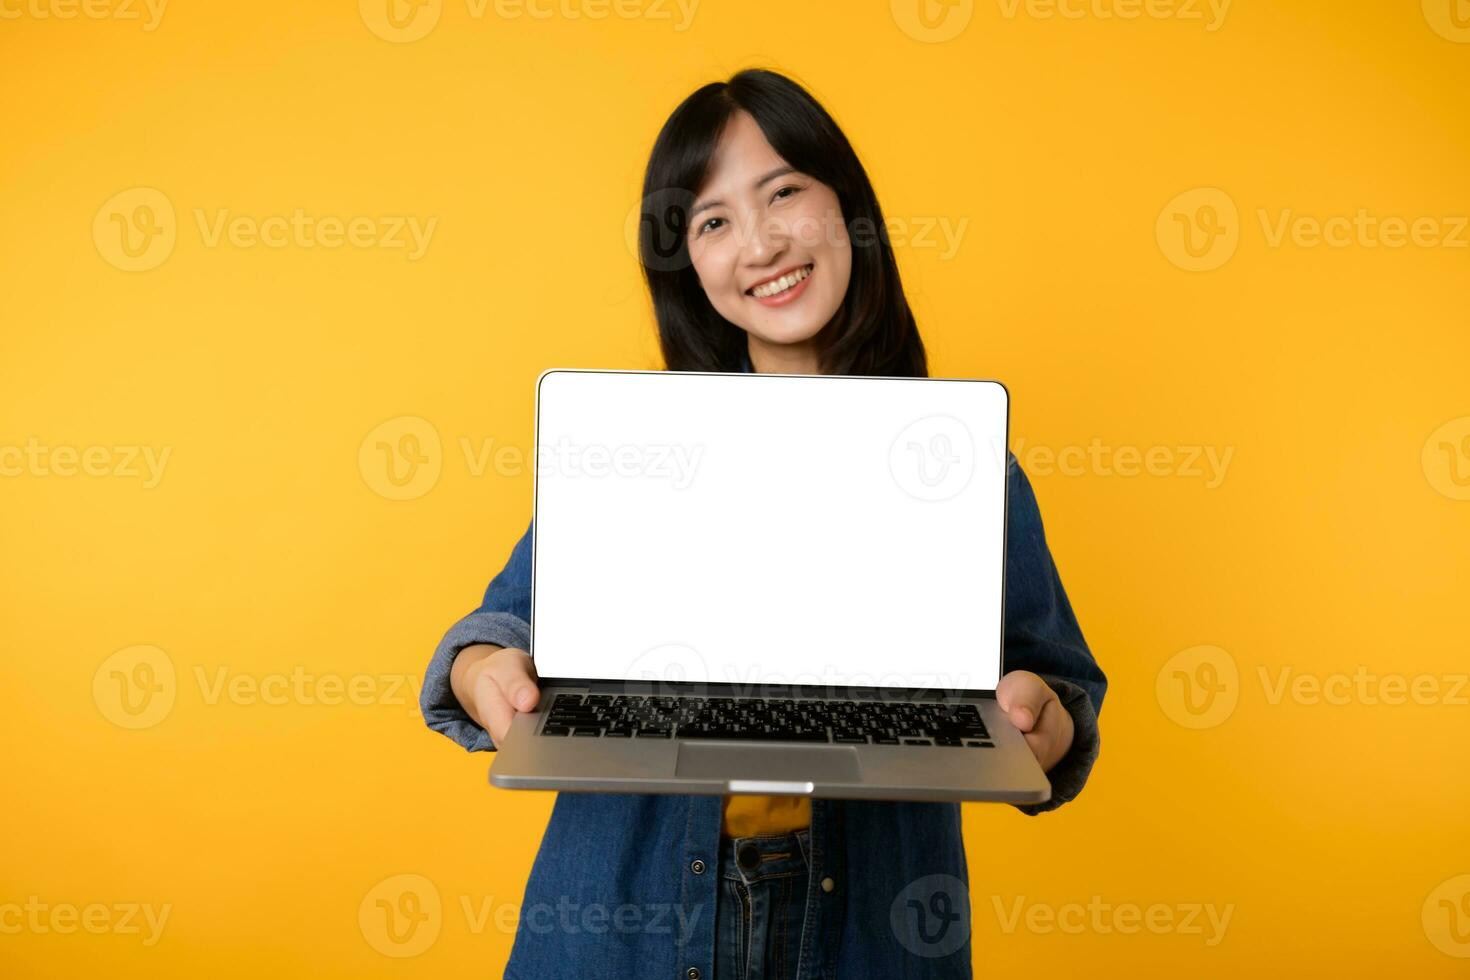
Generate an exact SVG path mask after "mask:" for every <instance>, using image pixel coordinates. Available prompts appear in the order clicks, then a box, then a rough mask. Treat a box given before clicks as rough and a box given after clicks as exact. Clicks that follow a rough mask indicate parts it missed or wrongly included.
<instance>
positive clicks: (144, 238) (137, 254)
mask: <svg viewBox="0 0 1470 980" xmlns="http://www.w3.org/2000/svg"><path fill="white" fill-rule="evenodd" d="M178 237H179V227H178V221H177V219H176V218H175V217H174V206H173V203H172V202H171V201H169V199H168V196H167V195H166V194H164V193H163V191H160V190H157V189H155V188H152V187H130V188H128V189H127V190H125V191H120V192H118V193H117V194H114V195H112V197H109V198H108V199H107V201H106V202H105V203H104V204H103V205H102V207H100V208H98V209H97V214H96V216H95V217H93V219H92V241H93V243H94V244H96V246H97V252H98V254H99V255H101V256H102V257H103V258H104V259H106V260H107V261H108V262H109V263H111V264H112V265H114V266H116V267H117V268H119V269H121V270H123V271H124V272H147V271H148V270H149V269H156V268H158V267H159V266H160V265H163V263H164V261H165V260H166V259H167V258H168V257H169V256H170V255H172V254H173V251H174V245H175V243H176V242H177V241H178Z"/></svg>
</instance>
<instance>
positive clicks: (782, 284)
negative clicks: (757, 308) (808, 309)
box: [746, 264, 816, 305]
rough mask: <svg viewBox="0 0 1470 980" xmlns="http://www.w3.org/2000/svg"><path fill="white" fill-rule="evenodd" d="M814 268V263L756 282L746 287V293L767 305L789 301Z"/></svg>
mask: <svg viewBox="0 0 1470 980" xmlns="http://www.w3.org/2000/svg"><path fill="white" fill-rule="evenodd" d="M814 268H816V266H815V265H814V264H813V265H804V266H801V267H800V268H797V269H793V270H791V271H790V272H787V273H785V274H783V275H780V276H777V277H775V278H774V279H767V280H766V281H765V282H762V283H758V284H756V285H754V286H752V287H751V288H749V289H747V290H746V293H747V294H749V295H750V296H753V297H755V298H756V299H757V300H760V301H761V302H762V303H765V304H767V305H774V304H777V303H785V302H789V301H790V300H792V299H795V298H796V296H797V295H798V294H800V293H801V292H802V290H803V288H804V287H803V285H802V284H803V283H805V282H806V281H807V278H808V277H809V276H810V275H811V274H812V270H813V269H814Z"/></svg>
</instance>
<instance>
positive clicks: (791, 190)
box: [774, 184, 801, 201]
mask: <svg viewBox="0 0 1470 980" xmlns="http://www.w3.org/2000/svg"><path fill="white" fill-rule="evenodd" d="M800 190H801V188H800V187H798V186H796V185H795V184H787V185H786V186H785V187H782V188H781V189H780V190H778V191H776V193H775V195H774V197H775V199H776V200H778V201H779V200H781V199H783V198H787V197H790V196H791V195H793V194H795V193H797V192H798V191H800Z"/></svg>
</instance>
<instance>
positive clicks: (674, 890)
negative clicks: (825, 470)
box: [423, 70, 1107, 980]
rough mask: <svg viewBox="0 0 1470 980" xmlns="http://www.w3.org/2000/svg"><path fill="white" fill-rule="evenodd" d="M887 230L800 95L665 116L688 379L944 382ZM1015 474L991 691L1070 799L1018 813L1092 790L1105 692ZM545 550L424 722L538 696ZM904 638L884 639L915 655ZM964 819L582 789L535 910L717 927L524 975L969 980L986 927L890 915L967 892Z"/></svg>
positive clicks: (649, 177)
mask: <svg viewBox="0 0 1470 980" xmlns="http://www.w3.org/2000/svg"><path fill="white" fill-rule="evenodd" d="M884 228H885V224H884V221H883V215H882V212H881V210H880V209H879V207H878V201H877V198H876V196H875V195H874V193H873V188H872V185H871V184H870V183H869V181H868V177H867V174H866V173H865V172H864V170H863V167H862V164H861V163H859V162H858V158H857V155H856V153H854V152H853V148H852V147H851V145H849V143H848V141H847V139H846V137H844V136H843V135H842V131H841V130H839V129H838V128H837V124H836V123H835V122H833V120H832V117H831V116H829V115H828V114H827V112H826V111H825V110H824V109H823V108H822V107H821V106H820V105H819V104H818V103H817V102H816V100H815V99H813V98H812V97H811V95H809V94H808V93H807V92H806V91H805V90H804V89H803V88H801V86H799V85H797V84H796V83H795V82H793V81H791V80H790V79H788V78H785V77H784V76H781V75H778V74H775V73H773V72H767V71H756V70H752V71H743V72H740V73H739V74H737V75H736V76H735V77H733V78H732V79H730V80H729V81H728V82H719V83H714V84H711V85H706V86H704V87H702V88H700V89H698V90H697V91H696V92H694V94H693V95H691V96H690V97H689V98H688V99H686V100H685V101H684V102H683V103H682V104H681V105H680V106H679V107H678V108H676V109H675V110H674V112H673V114H672V115H671V116H670V117H669V120H668V122H667V123H665V124H664V127H663V129H662V131H661V132H660V133H659V135H658V138H657V140H656V141H655V145H654V148H653V153H652V155H651V158H650V160H649V164H648V170H647V173H646V176H645V180H644V201H643V209H642V214H641V225H640V238H639V256H640V259H641V260H642V264H643V271H644V276H645V278H646V279H647V281H648V286H649V290H650V293H651V295H652V298H653V305H654V314H655V318H656V320H657V322H658V331H659V338H660V342H661V344H662V347H663V353H664V359H665V363H666V365H667V367H668V369H669V370H673V371H723V372H736V371H752V370H754V371H756V372H758V373H763V374H823V375H868V376H889V377H926V376H927V374H928V367H927V362H926V358H925V353H924V345H923V343H922V341H921V340H920V338H919V332H918V329H917V327H916V326H915V323H914V317H913V314H912V313H911V312H910V310H909V306H908V303H907V301H906V300H905V298H904V293H903V284H902V283H901V282H900V280H899V275H898V267H897V264H896V262H895V261H894V255H893V249H892V245H891V243H890V242H889V240H888V238H887V236H886V234H885V233H884V232H883V231H882V229H884ZM1007 462H1008V465H1007V468H1006V473H1007V514H1008V516H1007V520H1008V524H1009V534H1008V538H1007V543H1006V570H1007V571H1006V576H1007V577H1006V589H1005V596H1004V603H1005V613H1004V622H1005V628H1006V638H1005V643H1006V653H1005V656H1006V667H1007V668H1008V672H1007V673H1006V674H1005V675H1004V676H1003V677H1002V678H1001V679H1000V681H999V683H998V685H997V687H996V689H995V697H996V701H997V703H998V705H999V707H1000V708H1001V710H1003V711H1004V712H1005V713H1006V717H1007V720H1008V721H1009V722H1010V723H1011V724H1012V725H1014V726H1015V727H1016V728H1017V729H1019V730H1020V731H1021V732H1022V733H1024V736H1025V740H1026V743H1027V745H1029V746H1030V748H1031V751H1032V752H1033V754H1034V755H1035V756H1036V760H1037V762H1039V763H1040V765H1041V767H1042V769H1043V770H1045V771H1046V772H1047V774H1048V776H1049V778H1050V781H1051V787H1052V795H1051V799H1050V801H1049V802H1048V803H1045V804H1040V805H1032V806H1023V807H1021V809H1022V810H1023V811H1024V812H1026V813H1032V814H1034V813H1040V812H1043V811H1044V810H1050V809H1054V808H1055V807H1057V806H1061V805H1062V804H1064V803H1066V802H1067V801H1069V800H1071V799H1072V798H1073V797H1075V796H1076V795H1077V793H1078V792H1080V791H1081V789H1082V786H1083V784H1084V783H1085V782H1086V780H1087V776H1088V773H1089V772H1090V771H1091V769H1092V764H1093V761H1094V760H1095V759H1096V758H1097V753H1098V746H1099V736H1098V728H1097V711H1098V710H1099V709H1100V708H1101V705H1102V699H1103V694H1104V692H1105V691H1106V689H1107V680H1106V678H1105V677H1104V676H1103V673H1102V671H1101V670H1100V669H1099V668H1098V666H1097V664H1096V662H1094V660H1093V658H1092V654H1091V653H1090V652H1089V651H1088V648H1087V644H1086V641H1085V640H1084V639H1083V637H1082V632H1081V629H1080V628H1079V627H1078V625H1077V620H1076V618H1075V617H1074V616H1073V614H1072V608H1071V605H1070V603H1069V602H1068V599H1067V595H1066V592H1065V591H1064V590H1063V588H1062V584H1061V580H1060V578H1059V577H1058V575H1057V571H1056V568H1055V566H1054V565H1053V563H1052V560H1051V554H1050V552H1049V551H1048V549H1047V545H1046V538H1045V535H1044V533H1043V531H1042V527H1041V517H1040V514H1039V513H1038V511H1037V508H1036V499H1035V497H1034V496H1033V494H1032V493H1031V487H1030V484H1029V483H1028V482H1027V480H1026V476H1025V474H1024V473H1023V472H1022V470H1021V468H1020V466H1019V465H1017V463H1016V461H1015V458H1014V457H1008V460H1007ZM696 533H698V532H696ZM853 535H854V537H855V538H858V537H860V535H861V528H854V529H853ZM531 538H532V533H531V531H530V530H528V531H527V532H526V535H525V536H524V537H523V538H522V539H521V542H520V544H518V545H517V546H516V548H515V550H514V551H513V552H512V554H511V557H510V561H509V562H508V563H507V564H506V567H505V568H504V570H502V571H501V572H500V574H499V575H497V576H496V577H495V579H494V580H493V581H492V582H491V583H490V586H489V588H488V589H487V590H486V592H485V601H484V603H482V605H481V606H480V608H479V609H478V610H477V611H476V612H474V613H471V614H470V615H469V616H466V617H465V618H464V619H462V620H460V622H459V623H457V624H456V625H455V626H454V627H453V628H451V629H450V631H449V633H448V634H447V635H446V636H445V637H444V639H443V640H442V641H441V642H440V644H439V647H438V649H436V650H435V652H434V657H433V659H432V661H431V662H430V664H429V669H428V673H427V676H426V677H425V682H424V691H423V708H424V718H425V720H426V721H427V722H428V724H429V725H430V727H432V728H434V729H436V730H438V731H441V732H443V733H444V734H446V735H449V736H450V737H452V738H454V739H455V740H456V741H458V742H459V743H460V744H461V745H463V746H465V747H466V748H469V749H493V748H495V747H496V746H497V745H498V744H499V743H500V742H501V741H502V740H503V739H504V738H505V737H506V734H507V732H508V730H509V728H510V724H511V721H512V719H513V718H514V716H515V715H516V714H517V713H518V712H524V711H530V710H532V709H534V708H535V707H536V705H537V703H538V701H539V700H540V697H541V692H540V690H539V688H538V682H537V677H536V670H535V666H534V664H533V662H532V660H531V658H530V657H529V655H528V654H527V650H528V649H529V647H530V626H529V623H528V622H527V620H528V619H529V616H530V592H531V584H530V578H531V576H530V566H531V558H530V554H531ZM790 557H798V556H795V555H792V556H790ZM787 559H788V556H784V555H783V556H777V557H776V560H787ZM751 601H758V600H751ZM889 632H892V631H891V630H890V631H889ZM896 640H901V638H896V637H892V636H877V637H874V643H876V644H889V645H890V646H889V647H884V648H883V649H889V648H892V649H894V653H893V656H894V657H895V658H898V657H902V656H903V654H902V652H901V651H899V650H898V649H897V648H896V646H894V644H895V641H896ZM578 734H583V733H581V732H579V733H578ZM587 734H589V735H590V734H591V733H587ZM640 737H641V733H640ZM760 788H762V789H764V788H766V787H760ZM959 817H960V815H959V807H958V805H957V804H954V803H870V802H857V801H839V800H829V799H818V800H815V801H813V800H812V799H810V798H809V797H805V796H786V797H778V796H761V795H740V796H730V797H725V798H724V801H723V805H722V804H721V801H720V799H719V798H718V797H697V796H672V795H670V796H658V795H633V794H602V793H563V794H561V795H560V796H559V797H558V798H557V803H556V809H555V810H554V811H553V813H552V819H551V823H550V825H549V826H548V827H547V830H546V836H545V838H544V839H543V842H542V845H541V849H540V851H539V852H538V855H537V859H536V864H535V866H534V868H533V869H532V872H531V879H530V881H529V882H528V883H527V886H526V897H525V907H526V908H534V907H536V906H537V905H538V904H542V903H548V902H555V901H565V900H566V898H567V896H568V895H573V896H575V897H576V899H577V901H579V902H582V903H584V904H588V903H591V904H600V905H603V906H609V907H614V906H620V905H625V904H628V903H637V902H646V901H649V900H650V899H652V900H654V901H656V902H659V903H661V904H667V905H670V906H672V907H674V908H676V909H677V910H679V911H680V912H681V913H682V914H683V915H684V916H686V917H687V919H688V921H689V922H691V923H698V926H697V927H696V928H694V929H693V930H692V931H691V933H690V934H689V935H688V936H687V937H686V938H685V939H683V940H681V941H678V942H676V943H672V944H671V943H669V942H668V941H667V940H666V939H663V938H661V937H655V936H643V937H639V939H638V941H637V942H628V943H618V944H606V943H593V942H590V941H588V942H583V941H582V940H581V939H579V938H577V937H574V936H570V935H568V936H562V937H558V939H557V940H556V941H552V940H550V939H549V938H545V937H542V936H538V935H536V934H534V933H532V932H529V931H527V930H526V929H525V928H522V929H519V930H518V931H517V933H516V941H515V949H514V951H513V952H512V955H511V963H510V972H511V973H514V975H516V976H521V977H528V978H529V977H563V976H569V975H573V974H591V975H596V976H618V977H623V976H638V977H660V976H683V977H687V978H690V980H699V978H700V977H706V978H708V977H709V975H710V974H711V973H713V974H714V975H715V976H716V977H718V978H719V980H749V978H756V977H765V976H791V977H815V976H831V975H837V976H842V977H849V978H862V977H874V978H877V977H883V978H887V977H910V976H918V975H923V976H926V977H934V978H937V977H956V978H958V977H968V976H970V975H971V973H970V963H969V950H968V943H967V942H965V941H964V935H967V934H968V933H967V931H966V932H965V933H964V934H961V933H959V932H958V931H956V932H955V933H954V934H955V935H957V936H959V937H960V938H959V940H958V941H957V943H956V944H955V945H954V946H952V947H945V948H942V949H941V948H936V947H934V945H933V944H932V943H929V942H928V941H927V940H923V939H922V937H919V938H916V934H915V933H914V932H913V931H912V928H911V927H910V926H909V925H908V924H906V923H907V919H903V921H901V922H899V921H897V920H894V919H893V918H892V914H893V908H894V906H893V905H892V903H893V901H894V896H897V895H901V894H908V892H906V889H913V888H916V887H917V888H922V889H927V891H925V897H926V900H927V899H929V898H932V897H934V895H937V892H936V891H935V889H936V888H937V889H939V891H942V892H943V895H944V898H945V900H946V901H948V902H950V903H951V904H954V905H955V906H956V907H963V906H962V903H964V902H965V901H967V899H968V892H967V888H966V885H965V856H964V844H963V841H962V839H961V837H960V818H959ZM849 855H850V856H851V857H849ZM931 893H934V894H931ZM935 900H937V898H936V899H935ZM917 904H919V905H923V904H924V903H922V902H920V903H917ZM897 908H899V909H900V910H901V911H903V910H905V909H906V908H907V906H904V905H901V904H900V905H899V906H897ZM711 911H712V912H713V914H712V915H711ZM904 914H906V912H905V913H904ZM523 924H524V923H523ZM875 924H884V925H889V926H891V928H881V927H878V928H875Z"/></svg>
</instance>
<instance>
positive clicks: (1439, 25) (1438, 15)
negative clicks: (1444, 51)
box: [1422, 0, 1470, 44]
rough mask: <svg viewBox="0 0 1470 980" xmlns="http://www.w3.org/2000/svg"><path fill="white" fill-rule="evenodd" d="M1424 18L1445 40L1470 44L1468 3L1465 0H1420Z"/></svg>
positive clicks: (1469, 11)
mask: <svg viewBox="0 0 1470 980" xmlns="http://www.w3.org/2000/svg"><path fill="white" fill-rule="evenodd" d="M1422 2H1423V6H1424V19H1425V20H1427V21H1428V22H1429V27H1430V29H1431V30H1433V31H1434V33H1436V34H1438V35H1439V36H1440V37H1442V38H1444V39H1445V40H1446V41H1454V42H1455V43H1456V44H1470V5H1467V4H1466V2H1465V0H1422Z"/></svg>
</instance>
